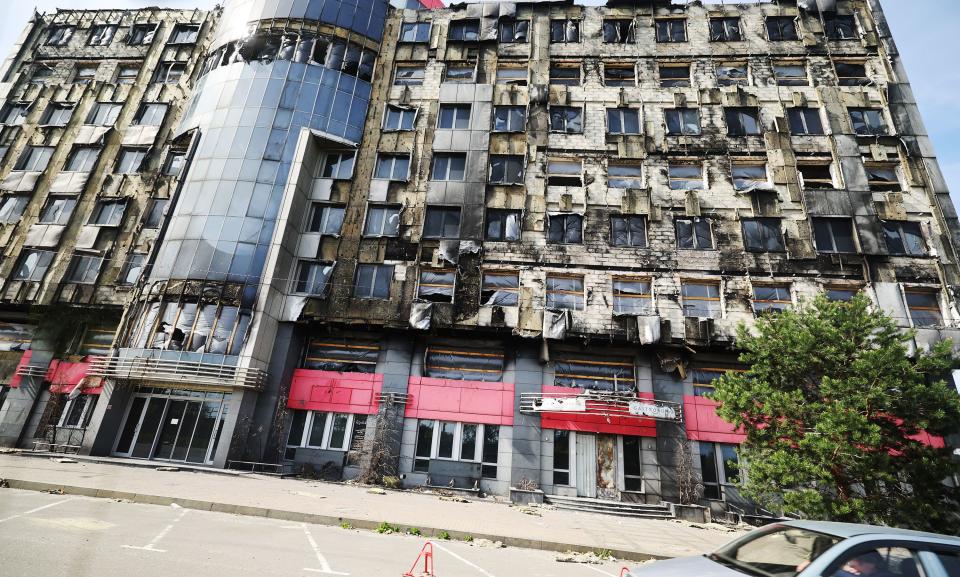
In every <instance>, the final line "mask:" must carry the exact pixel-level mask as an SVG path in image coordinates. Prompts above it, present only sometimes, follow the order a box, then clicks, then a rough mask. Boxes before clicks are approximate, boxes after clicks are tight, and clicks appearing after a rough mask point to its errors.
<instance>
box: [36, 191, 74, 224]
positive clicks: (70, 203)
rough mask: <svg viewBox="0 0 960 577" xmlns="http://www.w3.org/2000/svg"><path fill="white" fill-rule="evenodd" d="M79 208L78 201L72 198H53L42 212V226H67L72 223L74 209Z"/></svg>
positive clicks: (44, 206) (40, 220)
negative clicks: (71, 217)
mask: <svg viewBox="0 0 960 577" xmlns="http://www.w3.org/2000/svg"><path fill="white" fill-rule="evenodd" d="M76 206H77V199H76V198H75V197H72V196H51V197H50V198H48V199H47V203H46V204H44V205H43V210H42V211H40V219H39V220H38V221H37V222H39V223H40V224H59V225H65V224H67V223H68V222H70V216H71V215H72V214H73V209H74V208H76Z"/></svg>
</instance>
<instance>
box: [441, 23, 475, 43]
mask: <svg viewBox="0 0 960 577" xmlns="http://www.w3.org/2000/svg"><path fill="white" fill-rule="evenodd" d="M479 41H480V19H479V18H457V19H455V20H451V21H450V23H449V24H448V26H447V42H479Z"/></svg>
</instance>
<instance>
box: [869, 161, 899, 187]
mask: <svg viewBox="0 0 960 577" xmlns="http://www.w3.org/2000/svg"><path fill="white" fill-rule="evenodd" d="M865 168H866V169H867V183H868V184H869V185H870V190H872V191H874V192H896V191H898V190H901V188H903V187H902V186H901V185H900V178H899V177H898V176H897V167H896V165H892V164H867V165H865Z"/></svg>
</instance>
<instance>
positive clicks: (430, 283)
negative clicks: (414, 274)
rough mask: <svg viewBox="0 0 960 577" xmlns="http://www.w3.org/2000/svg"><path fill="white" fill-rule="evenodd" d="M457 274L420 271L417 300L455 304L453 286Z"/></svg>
mask: <svg viewBox="0 0 960 577" xmlns="http://www.w3.org/2000/svg"><path fill="white" fill-rule="evenodd" d="M455 282H456V273H455V272H453V271H433V270H423V271H420V284H419V285H418V286H417V298H419V299H422V300H427V301H431V302H442V303H450V302H453V286H454V283H455Z"/></svg>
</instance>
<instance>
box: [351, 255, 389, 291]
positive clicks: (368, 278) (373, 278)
mask: <svg viewBox="0 0 960 577" xmlns="http://www.w3.org/2000/svg"><path fill="white" fill-rule="evenodd" d="M392 282H393V265H392V264H360V265H357V278H356V281H355V282H354V287H353V296H355V297H357V298H361V299H389V298H390V284H391V283H392Z"/></svg>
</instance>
